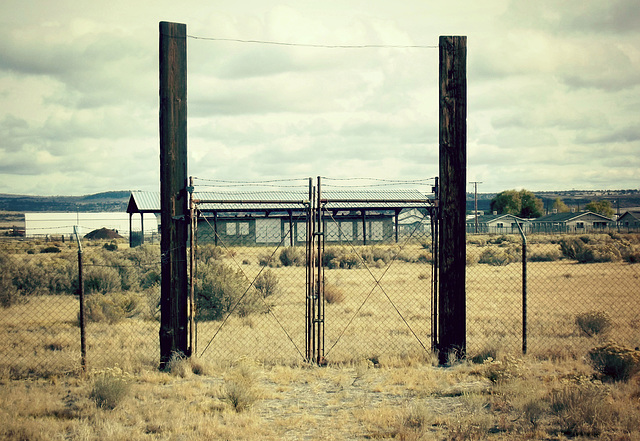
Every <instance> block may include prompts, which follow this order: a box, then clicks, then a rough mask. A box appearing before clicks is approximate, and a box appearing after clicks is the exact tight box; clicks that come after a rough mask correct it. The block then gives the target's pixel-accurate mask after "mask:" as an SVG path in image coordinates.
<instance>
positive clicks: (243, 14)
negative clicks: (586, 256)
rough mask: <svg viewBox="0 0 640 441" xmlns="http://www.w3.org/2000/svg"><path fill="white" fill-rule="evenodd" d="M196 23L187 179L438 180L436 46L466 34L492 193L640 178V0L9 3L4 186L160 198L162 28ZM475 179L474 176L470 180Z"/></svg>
mask: <svg viewBox="0 0 640 441" xmlns="http://www.w3.org/2000/svg"><path fill="white" fill-rule="evenodd" d="M160 21H172V22H180V23H185V24H186V25H187V34H188V35H190V36H195V37H202V38H201V39H195V38H189V39H188V40H187V52H188V118H189V119H188V151H189V174H190V175H192V176H196V177H198V178H200V179H202V180H203V181H202V182H207V181H204V180H205V179H220V180H266V179H282V178H306V177H315V176H318V175H321V176H327V177H333V178H350V177H376V178H379V179H411V180H413V179H427V178H432V177H434V176H436V175H437V174H438V49H437V48H408V47H405V48H360V49H331V48H312V47H304V46H281V45H269V44H257V43H239V42H229V41H214V40H207V39H204V38H219V39H241V40H261V41H274V42H283V43H295V44H314V45H394V46H396V45H399V46H414V45H420V46H435V45H437V44H438V38H439V36H440V35H466V36H467V37H468V59H467V62H468V65H467V81H468V83H467V84H468V117H467V139H468V169H467V177H468V180H469V181H482V184H480V186H479V187H478V190H479V191H480V192H498V191H502V190H506V189H513V188H526V189H529V190H533V191H539V190H570V189H573V188H576V189H627V188H635V189H637V188H640V2H638V0H607V1H604V0H562V1H550V0H536V1H524V0H523V1H520V0H514V1H509V0H488V1H482V2H479V1H476V0H469V1H455V0H452V1H447V2H442V1H440V2H435V1H431V0H402V1H397V2H392V1H388V0H353V1H351V0H336V1H334V0H324V1H307V0H295V1H293V0H282V1H277V0H276V1H271V0H233V1H230V0H227V1H213V0H206V1H181V2H178V1H175V0H172V1H158V0H155V1H132V0H126V1H120V0H112V1H109V2H93V1H86V0H82V1H81V0H78V1H71V0H56V1H50V0H3V1H2V2H1V3H0V23H1V26H0V193H13V194H33V195H38V194H39V195H84V194H90V193H96V192H101V191H109V190H151V191H157V190H159V185H160V184H159V136H158V38H159V37H158V23H159V22H160ZM472 189H473V187H472V186H471V185H470V186H469V190H470V191H471V190H472Z"/></svg>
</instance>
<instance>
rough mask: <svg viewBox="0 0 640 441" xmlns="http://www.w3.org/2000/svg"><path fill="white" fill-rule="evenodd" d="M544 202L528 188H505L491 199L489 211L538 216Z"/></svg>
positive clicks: (528, 216)
mask: <svg viewBox="0 0 640 441" xmlns="http://www.w3.org/2000/svg"><path fill="white" fill-rule="evenodd" d="M543 209H544V203H543V202H542V199H539V198H537V197H536V196H535V195H534V194H533V193H532V192H530V191H528V190H524V189H523V190H520V191H518V190H505V191H503V192H501V193H498V194H497V195H496V197H495V198H493V199H492V200H491V211H496V212H498V214H514V215H516V216H520V217H526V218H531V217H540V216H542V210H543Z"/></svg>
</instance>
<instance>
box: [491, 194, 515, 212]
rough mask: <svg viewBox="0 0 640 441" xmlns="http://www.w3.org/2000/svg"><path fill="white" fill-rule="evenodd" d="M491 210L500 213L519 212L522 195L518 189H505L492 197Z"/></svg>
mask: <svg viewBox="0 0 640 441" xmlns="http://www.w3.org/2000/svg"><path fill="white" fill-rule="evenodd" d="M491 211H492V212H494V211H495V212H497V213H498V214H519V213H520V195H519V194H518V192H517V191H516V190H505V191H503V192H502V193H498V194H497V195H496V197H495V198H493V199H491Z"/></svg>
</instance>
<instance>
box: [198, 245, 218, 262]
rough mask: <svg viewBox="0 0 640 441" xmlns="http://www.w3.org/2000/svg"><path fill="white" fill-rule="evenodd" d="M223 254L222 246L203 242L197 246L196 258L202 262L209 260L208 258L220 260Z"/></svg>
mask: <svg viewBox="0 0 640 441" xmlns="http://www.w3.org/2000/svg"><path fill="white" fill-rule="evenodd" d="M223 256H224V250H223V249H222V247H218V246H215V245H211V244H205V245H201V246H199V247H198V259H199V260H201V261H202V262H205V263H206V262H209V261H210V260H220V259H222V257H223Z"/></svg>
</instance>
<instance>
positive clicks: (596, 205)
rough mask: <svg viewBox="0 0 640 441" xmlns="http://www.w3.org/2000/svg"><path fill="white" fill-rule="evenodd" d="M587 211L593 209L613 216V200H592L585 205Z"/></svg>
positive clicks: (604, 214)
mask: <svg viewBox="0 0 640 441" xmlns="http://www.w3.org/2000/svg"><path fill="white" fill-rule="evenodd" d="M585 209H586V210H587V211H592V212H594V213H598V214H601V215H603V216H607V217H613V214H614V211H613V207H612V206H611V202H609V201H606V200H604V199H602V200H600V201H591V202H589V203H588V204H587V206H586V207H585Z"/></svg>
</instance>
